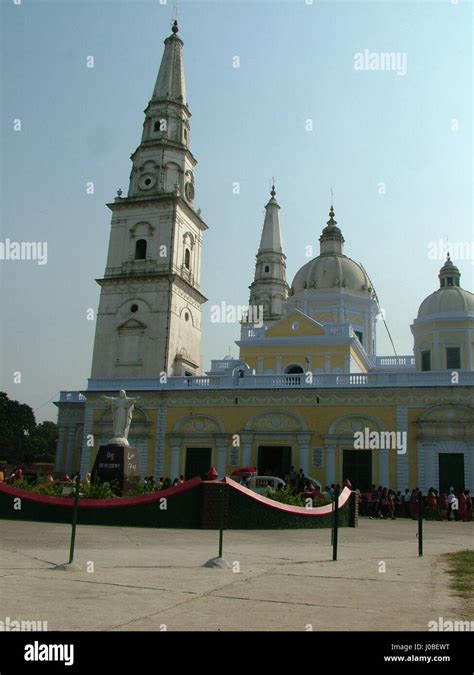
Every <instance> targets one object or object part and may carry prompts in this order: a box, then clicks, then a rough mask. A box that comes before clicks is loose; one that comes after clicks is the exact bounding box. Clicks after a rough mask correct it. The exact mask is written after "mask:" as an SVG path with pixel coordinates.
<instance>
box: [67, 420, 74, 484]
mask: <svg viewBox="0 0 474 675" xmlns="http://www.w3.org/2000/svg"><path fill="white" fill-rule="evenodd" d="M66 427H67V456H66V466H65V471H66V473H67V474H69V475H70V474H71V470H72V456H73V453H74V443H75V441H76V433H75V432H76V425H75V424H74V423H70V424H67V425H66Z"/></svg>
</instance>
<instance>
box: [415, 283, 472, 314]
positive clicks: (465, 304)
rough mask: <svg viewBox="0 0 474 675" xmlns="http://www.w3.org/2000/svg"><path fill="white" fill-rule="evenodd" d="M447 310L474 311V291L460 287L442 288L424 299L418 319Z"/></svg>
mask: <svg viewBox="0 0 474 675" xmlns="http://www.w3.org/2000/svg"><path fill="white" fill-rule="evenodd" d="M445 312H451V313H453V314H459V313H464V312H474V293H470V292H469V291H466V290H464V289H463V288H458V287H448V288H440V289H438V290H437V291H435V292H434V293H431V295H429V296H428V297H427V298H425V300H423V302H422V303H421V305H420V309H419V310H418V319H421V318H422V317H425V316H429V315H430V314H443V313H445Z"/></svg>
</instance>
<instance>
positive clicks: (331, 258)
mask: <svg viewBox="0 0 474 675" xmlns="http://www.w3.org/2000/svg"><path fill="white" fill-rule="evenodd" d="M291 287H292V290H293V293H299V292H300V291H302V290H304V289H305V288H313V289H317V290H321V289H334V288H335V287H341V288H345V289H346V290H352V291H359V292H361V293H364V292H365V293H368V294H370V295H371V294H372V287H371V284H370V281H369V279H368V277H367V274H366V273H365V272H364V270H363V269H362V268H361V266H360V265H358V264H357V263H356V262H355V261H354V260H352V259H351V258H348V257H347V256H345V255H340V254H324V255H320V256H318V257H317V258H314V260H310V261H309V262H308V263H306V265H303V267H302V268H301V269H300V270H298V272H297V273H296V275H295V278H294V279H293V283H292V285H291Z"/></svg>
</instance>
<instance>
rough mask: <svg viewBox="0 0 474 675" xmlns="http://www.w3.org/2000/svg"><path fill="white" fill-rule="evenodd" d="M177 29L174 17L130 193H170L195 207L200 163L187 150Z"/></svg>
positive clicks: (186, 110) (187, 128)
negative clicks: (195, 172)
mask: <svg viewBox="0 0 474 675" xmlns="http://www.w3.org/2000/svg"><path fill="white" fill-rule="evenodd" d="M178 30H179V28H178V21H177V19H176V18H175V19H174V22H173V26H172V29H171V35H169V36H168V37H167V38H166V40H165V41H164V45H165V48H164V51H163V57H162V59H161V65H160V69H159V72H158V77H157V78H156V84H155V87H154V89H153V95H152V98H151V100H150V101H149V103H148V105H147V107H146V110H145V122H144V124H143V133H142V138H141V142H140V145H139V146H138V148H137V149H136V150H135V152H134V153H133V155H132V157H131V159H132V162H133V168H132V173H131V175H130V186H129V190H128V196H129V197H142V196H145V195H146V196H151V195H164V194H166V195H168V196H169V195H171V194H172V195H175V196H177V197H180V196H181V197H184V198H185V199H186V202H187V203H188V204H189V205H190V206H192V207H193V205H194V198H195V178H194V167H195V166H196V164H197V161H196V159H195V158H194V156H193V155H192V153H191V151H190V149H189V146H190V125H189V120H190V117H191V113H190V111H189V107H188V101H187V98H186V85H185V78H184V60H183V44H184V43H183V41H182V40H181V38H179V37H178Z"/></svg>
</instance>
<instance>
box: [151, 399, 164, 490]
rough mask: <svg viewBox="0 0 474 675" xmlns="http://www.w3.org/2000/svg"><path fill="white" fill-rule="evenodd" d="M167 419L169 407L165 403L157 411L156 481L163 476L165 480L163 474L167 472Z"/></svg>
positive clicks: (154, 471) (154, 473)
mask: <svg viewBox="0 0 474 675" xmlns="http://www.w3.org/2000/svg"><path fill="white" fill-rule="evenodd" d="M166 417H167V407H166V405H165V404H164V403H163V404H162V405H161V406H160V407H159V409H158V410H157V422H156V436H155V463H154V466H153V475H154V477H155V480H158V479H159V478H160V477H161V476H163V478H164V475H163V473H164V470H165V444H166Z"/></svg>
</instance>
